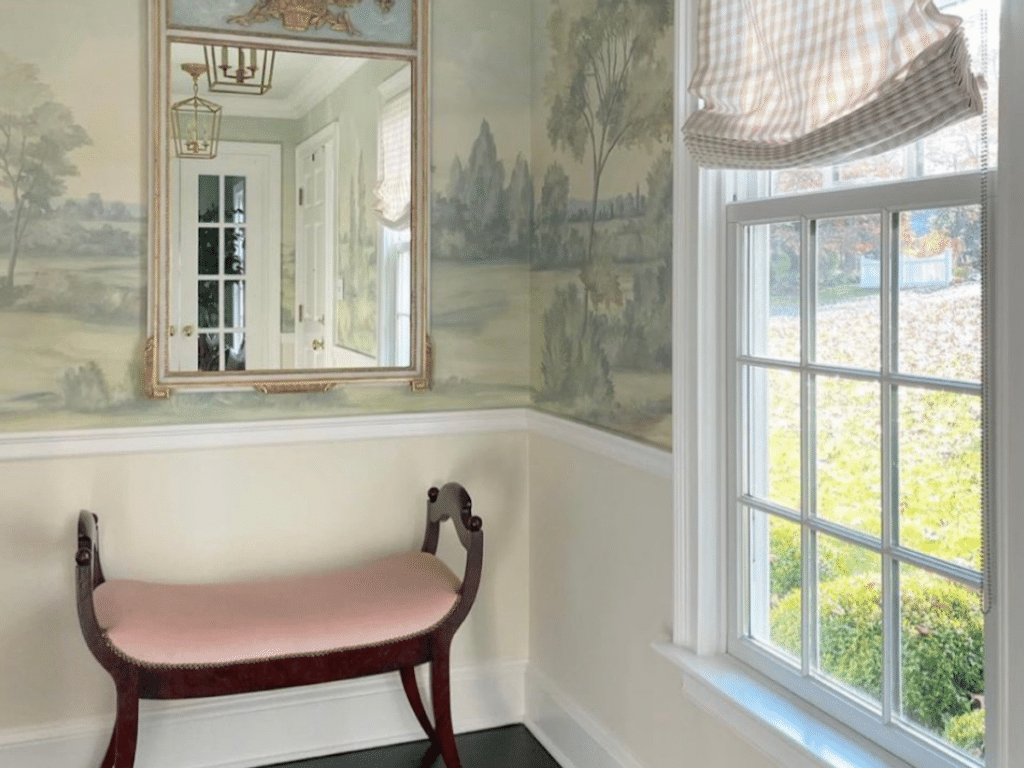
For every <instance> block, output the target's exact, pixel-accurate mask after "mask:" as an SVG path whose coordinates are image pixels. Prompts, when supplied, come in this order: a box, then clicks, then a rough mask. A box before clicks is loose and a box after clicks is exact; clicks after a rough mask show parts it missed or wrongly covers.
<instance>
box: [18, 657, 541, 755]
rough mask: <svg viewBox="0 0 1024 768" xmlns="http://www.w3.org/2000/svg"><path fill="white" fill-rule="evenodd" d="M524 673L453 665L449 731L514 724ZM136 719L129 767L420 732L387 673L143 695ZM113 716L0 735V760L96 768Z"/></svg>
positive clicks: (336, 748) (302, 750)
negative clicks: (192, 696) (303, 684)
mask: <svg viewBox="0 0 1024 768" xmlns="http://www.w3.org/2000/svg"><path fill="white" fill-rule="evenodd" d="M525 671H526V662H525V661H510V662H502V663H495V664H488V665H481V666H478V667H471V668H460V669H453V670H452V674H451V689H452V717H453V719H454V721H455V729H456V731H457V732H463V731H475V730H480V729H483V728H494V727H497V726H501V725H508V724H510V723H519V722H522V720H523V716H524V712H525V682H524V679H525ZM419 672H420V673H425V672H426V668H425V667H423V668H421V669H420V670H419ZM426 680H427V678H426V675H425V674H423V676H421V679H420V689H421V691H423V693H424V698H425V702H426V703H427V708H428V710H429V706H430V705H429V697H428V696H427V695H426V694H427V691H428V688H427V686H426ZM139 719H140V722H139V747H138V752H137V755H136V761H135V766H136V768H254V767H255V766H265V765H273V764H276V763H281V762H289V761H293V760H303V759H309V758H312V757H319V756H323V755H330V754H338V753H341V752H351V751H353V750H358V749H369V748H371V747H379V746H384V745H387V744H397V743H400V742H406V741H416V740H419V739H425V738H426V737H425V736H424V735H423V731H422V730H420V727H419V724H418V723H417V722H416V718H415V717H414V716H413V714H412V711H411V710H410V709H409V705H408V703H407V702H406V700H405V694H404V693H403V691H402V685H401V682H400V681H399V678H398V675H397V674H394V673H392V674H389V675H381V676H377V677H368V678H362V679H359V680H349V681H343V682H339V683H328V684H324V685H317V686H310V687H307V688H288V689H285V690H281V691H270V692H266V693H255V694H243V695H240V696H224V697H222V698H215V699H203V700H196V701H194V702H145V701H144V702H142V707H141V712H140V718H139ZM112 722H113V717H112V716H111V717H110V718H108V719H106V720H100V719H95V720H87V721H85V720H83V721H76V722H73V723H60V724H54V725H52V726H46V727H38V728H30V729H16V730H9V731H3V732H0V765H2V766H4V768H57V767H58V766H59V768H96V766H98V765H99V764H100V759H101V758H102V757H103V752H104V751H105V749H106V746H107V741H108V740H109V738H110V729H111V725H112Z"/></svg>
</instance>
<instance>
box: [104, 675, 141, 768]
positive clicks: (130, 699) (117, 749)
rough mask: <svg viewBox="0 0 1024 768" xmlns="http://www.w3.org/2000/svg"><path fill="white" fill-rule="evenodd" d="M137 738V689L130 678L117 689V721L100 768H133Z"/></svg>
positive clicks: (135, 683)
mask: <svg viewBox="0 0 1024 768" xmlns="http://www.w3.org/2000/svg"><path fill="white" fill-rule="evenodd" d="M138 736H139V688H138V683H137V681H136V680H135V679H134V678H132V679H129V680H127V681H124V683H123V684H122V685H118V687H117V721H116V722H115V723H114V732H113V734H111V736H110V746H108V747H107V754H106V755H105V756H104V757H103V763H102V766H101V768H133V766H134V765H135V745H136V742H137V741H138Z"/></svg>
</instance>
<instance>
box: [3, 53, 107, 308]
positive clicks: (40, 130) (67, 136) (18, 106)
mask: <svg viewBox="0 0 1024 768" xmlns="http://www.w3.org/2000/svg"><path fill="white" fill-rule="evenodd" d="M0 137H2V139H3V141H2V142H0V187H2V188H4V189H6V190H7V201H9V203H10V205H11V208H10V210H9V211H8V212H7V213H8V215H7V216H6V217H5V218H6V222H5V224H6V226H5V230H6V232H5V233H4V234H5V235H6V237H5V238H4V239H5V240H6V242H7V244H8V257H7V274H6V277H5V278H3V279H2V281H0V306H2V305H4V304H9V303H11V302H12V301H13V300H14V298H15V296H16V293H15V289H14V274H15V269H16V267H17V263H18V255H19V252H20V250H21V247H22V243H23V240H24V238H25V235H26V233H27V232H28V230H29V228H30V227H31V226H32V224H33V223H34V222H35V221H37V220H38V219H40V218H41V217H42V216H43V215H45V214H46V213H48V212H49V211H50V207H51V201H52V200H53V198H55V197H58V196H60V195H61V194H63V192H64V188H65V182H64V180H65V178H67V177H68V176H74V175H76V174H77V173H78V169H77V168H76V167H75V166H74V164H72V163H71V161H70V160H69V159H68V153H69V152H71V151H72V150H74V149H77V148H78V147H82V146H85V145H86V144H88V143H89V137H88V135H87V134H86V132H85V130H84V129H83V128H82V127H81V126H80V125H78V124H77V123H76V122H75V121H74V118H73V117H72V115H71V112H70V110H68V108H67V107H65V106H64V105H62V104H58V103H56V102H54V101H52V100H51V93H50V88H49V86H47V85H46V84H44V83H42V82H40V81H39V71H38V68H37V67H36V66H35V65H32V64H25V63H22V62H19V61H16V60H15V59H13V58H11V57H10V56H8V55H7V54H5V53H3V52H0Z"/></svg>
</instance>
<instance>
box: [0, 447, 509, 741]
mask: <svg viewBox="0 0 1024 768" xmlns="http://www.w3.org/2000/svg"><path fill="white" fill-rule="evenodd" d="M526 457H527V442H526V434H525V433H524V432H510V433H490V434H479V435H461V436H447V437H416V438H405V439H389V440H360V441H356V442H335V443H329V444H328V443H322V444H310V445H292V446H276V447H250V448H236V449H218V450H193V451H175V452H163V453H142V454H135V455H117V456H95V457H84V458H72V459H48V460H32V461H7V462H0V515H2V521H3V522H2V529H3V536H0V606H2V607H3V610H2V611H0V649H2V653H0V681H2V683H0V742H2V741H3V738H2V736H3V733H2V732H3V731H5V730H10V729H12V728H16V727H18V726H30V725H31V726H35V725H40V726H43V725H46V724H53V723H59V722H63V721H68V720H73V719H79V718H88V717H90V716H93V715H98V714H112V713H113V711H114V698H113V685H112V683H111V681H110V678H109V676H108V675H107V674H106V673H105V672H104V671H103V670H102V669H101V668H100V666H99V665H98V664H97V663H96V662H95V661H94V660H93V658H92V657H91V656H90V655H89V652H88V650H87V649H86V647H85V645H84V643H83V642H82V640H81V635H80V632H79V628H78V621H77V617H76V614H75V598H74V587H73V579H74V558H73V554H74V550H75V526H76V522H77V517H78V510H79V509H81V508H83V507H84V508H87V509H90V510H91V511H93V512H95V513H96V514H98V515H99V517H100V525H101V529H100V530H101V541H102V550H101V551H102V556H103V566H104V570H105V571H106V573H107V575H108V577H129V576H134V577H144V578H148V579H164V580H182V581H204V580H210V579H231V578H238V577H247V576H250V575H255V574H274V573H289V572H295V571H302V570H306V569H314V568H320V567H327V566H331V565H334V564H337V563H348V562H357V561H361V560H364V559H366V558H369V557H372V556H373V555H375V554H378V553H384V552H387V551H395V550H402V549H412V548H418V547H419V544H420V542H421V541H422V535H423V527H424V522H425V504H426V491H427V489H428V488H429V487H430V486H431V485H432V484H437V483H440V482H444V481H447V480H451V479H457V480H459V481H460V482H462V483H463V484H464V485H465V486H466V488H467V489H468V490H469V492H470V494H471V495H472V496H473V501H474V512H475V514H478V515H479V516H481V517H482V518H483V521H484V532H485V542H486V553H485V559H484V576H483V582H482V585H481V592H480V595H479V596H478V598H477V603H476V606H475V607H474V609H473V612H472V613H471V614H470V616H469V619H468V620H467V623H466V624H465V625H464V626H463V627H462V629H461V630H460V631H459V633H458V634H457V635H456V638H455V643H454V648H453V662H452V663H453V667H456V668H458V667H473V666H480V665H484V664H490V663H493V662H499V661H504V660H523V659H525V658H526V656H527V651H528V645H527V643H528V627H529V610H528V584H527V571H528V553H527V535H528V519H527V510H528V507H527V501H528V500H527V496H526V476H527V474H526V473H527V468H526ZM461 552H462V550H461V547H459V546H458V544H457V543H456V542H455V541H454V535H453V534H452V533H451V531H448V532H447V533H446V534H445V537H444V538H443V539H442V547H441V550H440V553H439V554H441V556H442V557H443V558H444V559H445V560H446V561H448V563H449V564H450V565H451V566H452V568H453V569H454V570H455V571H456V573H461V572H462V571H461V569H462V567H463V562H462V559H461Z"/></svg>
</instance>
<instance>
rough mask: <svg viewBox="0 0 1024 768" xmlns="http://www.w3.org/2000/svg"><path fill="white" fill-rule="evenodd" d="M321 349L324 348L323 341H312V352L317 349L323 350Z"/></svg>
mask: <svg viewBox="0 0 1024 768" xmlns="http://www.w3.org/2000/svg"><path fill="white" fill-rule="evenodd" d="M323 348H324V340H323V339H313V350H314V351H316V350H318V349H323Z"/></svg>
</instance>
